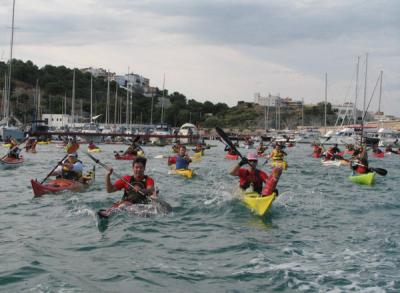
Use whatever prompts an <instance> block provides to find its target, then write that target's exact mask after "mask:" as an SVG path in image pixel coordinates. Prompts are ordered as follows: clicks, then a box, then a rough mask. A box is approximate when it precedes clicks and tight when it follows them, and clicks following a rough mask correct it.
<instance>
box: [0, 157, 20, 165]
mask: <svg viewBox="0 0 400 293" xmlns="http://www.w3.org/2000/svg"><path fill="white" fill-rule="evenodd" d="M23 162H24V157H23V156H20V157H19V158H18V159H17V158H14V157H5V158H2V159H0V165H3V166H19V165H21V164H22V163H23Z"/></svg>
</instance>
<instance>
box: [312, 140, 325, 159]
mask: <svg viewBox="0 0 400 293" xmlns="http://www.w3.org/2000/svg"><path fill="white" fill-rule="evenodd" d="M322 152H323V149H322V147H321V146H320V145H318V144H316V143H314V145H313V154H314V156H315V157H318V158H319V157H320V156H321V155H322Z"/></svg>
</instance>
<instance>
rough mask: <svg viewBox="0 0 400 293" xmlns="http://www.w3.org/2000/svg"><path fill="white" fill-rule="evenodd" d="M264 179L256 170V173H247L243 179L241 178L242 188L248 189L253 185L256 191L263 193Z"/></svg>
mask: <svg viewBox="0 0 400 293" xmlns="http://www.w3.org/2000/svg"><path fill="white" fill-rule="evenodd" d="M263 182H264V179H263V178H262V177H261V175H260V171H259V170H256V171H255V172H254V173H250V171H249V170H246V171H245V174H244V176H243V177H240V188H242V189H247V188H249V187H250V184H253V188H254V191H255V192H257V193H261V191H262V186H263Z"/></svg>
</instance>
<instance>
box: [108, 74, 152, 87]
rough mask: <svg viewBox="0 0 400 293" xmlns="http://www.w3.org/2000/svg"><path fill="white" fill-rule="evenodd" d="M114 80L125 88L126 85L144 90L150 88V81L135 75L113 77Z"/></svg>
mask: <svg viewBox="0 0 400 293" xmlns="http://www.w3.org/2000/svg"><path fill="white" fill-rule="evenodd" d="M114 80H115V82H116V83H118V84H119V85H120V86H126V85H127V84H130V85H132V86H133V87H134V88H144V87H149V86H150V79H148V78H145V77H143V76H141V75H139V74H135V73H129V74H125V75H115V76H114Z"/></svg>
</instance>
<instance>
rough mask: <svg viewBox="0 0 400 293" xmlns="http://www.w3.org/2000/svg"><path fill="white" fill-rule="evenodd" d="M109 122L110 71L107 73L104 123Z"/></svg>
mask: <svg viewBox="0 0 400 293" xmlns="http://www.w3.org/2000/svg"><path fill="white" fill-rule="evenodd" d="M109 122H110V72H108V74H107V102H106V124H108V123H109Z"/></svg>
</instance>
